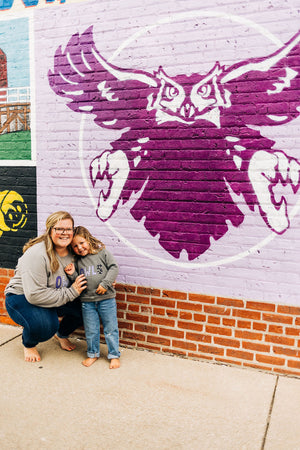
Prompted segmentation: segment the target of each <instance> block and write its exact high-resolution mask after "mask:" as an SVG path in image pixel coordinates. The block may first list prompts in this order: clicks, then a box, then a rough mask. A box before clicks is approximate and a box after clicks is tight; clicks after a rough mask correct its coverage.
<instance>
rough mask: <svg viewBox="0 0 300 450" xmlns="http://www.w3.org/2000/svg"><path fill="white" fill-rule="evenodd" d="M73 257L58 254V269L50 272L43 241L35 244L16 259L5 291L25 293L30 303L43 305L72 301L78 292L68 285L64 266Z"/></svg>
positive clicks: (55, 305)
mask: <svg viewBox="0 0 300 450" xmlns="http://www.w3.org/2000/svg"><path fill="white" fill-rule="evenodd" d="M73 260H74V256H72V255H71V254H69V255H67V256H64V257H58V262H59V268H58V270H57V271H56V272H55V273H52V272H51V269H50V261H49V258H48V255H47V253H46V247H45V243H44V242H39V243H38V244H34V245H33V246H32V247H30V248H29V249H28V250H26V252H25V253H24V254H23V255H22V256H21V257H20V258H19V260H18V264H17V267H16V270H15V275H14V277H13V278H11V280H10V282H9V283H8V285H7V286H6V288H5V291H4V293H5V295H6V294H9V293H11V294H16V295H21V294H24V295H25V297H26V299H27V300H28V302H29V303H31V304H33V305H36V306H43V307H44V308H53V307H58V306H61V305H64V304H66V303H68V302H71V301H73V300H74V299H75V298H76V297H78V292H77V291H76V290H75V289H74V287H72V286H70V281H69V279H68V277H67V275H66V274H65V271H64V267H65V266H67V265H68V264H69V263H71V262H72V261H73Z"/></svg>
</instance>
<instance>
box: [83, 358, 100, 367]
mask: <svg viewBox="0 0 300 450" xmlns="http://www.w3.org/2000/svg"><path fill="white" fill-rule="evenodd" d="M97 359H98V358H86V359H85V360H84V361H82V363H81V364H83V365H84V366H85V367H90V366H91V365H92V364H94V362H95V361H97Z"/></svg>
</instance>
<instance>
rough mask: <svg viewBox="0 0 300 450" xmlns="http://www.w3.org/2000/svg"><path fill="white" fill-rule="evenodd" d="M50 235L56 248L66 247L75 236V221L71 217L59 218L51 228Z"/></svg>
mask: <svg viewBox="0 0 300 450" xmlns="http://www.w3.org/2000/svg"><path fill="white" fill-rule="evenodd" d="M50 237H51V239H52V242H53V245H54V247H55V248H66V247H68V245H69V244H71V241H72V237H73V223H72V220H71V219H65V220H59V221H58V222H57V223H56V224H55V225H54V227H53V228H52V229H51V233H50Z"/></svg>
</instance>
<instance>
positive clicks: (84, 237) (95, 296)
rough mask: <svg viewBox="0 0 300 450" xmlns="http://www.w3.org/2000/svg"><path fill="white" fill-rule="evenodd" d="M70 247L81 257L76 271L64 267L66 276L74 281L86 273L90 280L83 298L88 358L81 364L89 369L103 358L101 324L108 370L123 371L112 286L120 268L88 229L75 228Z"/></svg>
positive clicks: (72, 268)
mask: <svg viewBox="0 0 300 450" xmlns="http://www.w3.org/2000/svg"><path fill="white" fill-rule="evenodd" d="M71 246H72V249H73V251H74V253H75V254H76V255H78V258H77V261H76V266H77V267H76V268H77V270H75V265H74V264H73V263H71V264H68V265H67V266H66V267H65V272H66V273H67V275H68V276H69V277H70V278H71V279H73V278H74V277H76V275H77V273H79V274H82V273H83V274H84V275H85V276H86V279H87V288H86V289H85V290H84V291H83V292H82V294H81V296H80V299H81V304H82V315H83V323H84V329H85V335H86V340H87V356H88V357H87V358H86V359H85V360H84V361H82V364H83V365H84V366H86V367H89V366H91V365H92V364H93V363H94V362H95V361H96V360H97V359H98V358H99V356H100V320H101V323H102V324H103V330H104V336H105V341H106V344H107V347H108V359H109V360H110V365H109V368H110V369H117V368H119V367H120V361H119V358H120V352H119V329H118V320H117V307H116V299H115V295H116V291H115V289H114V288H113V286H112V284H113V282H114V281H115V279H116V277H117V275H118V265H117V264H116V262H115V260H114V258H113V256H112V254H111V253H110V252H108V251H107V250H106V249H105V246H104V244H103V243H102V242H100V241H99V240H98V239H96V238H95V237H94V236H92V235H91V233H90V232H89V231H88V230H87V229H86V228H85V227H81V226H79V227H76V228H75V230H74V235H73V239H72V242H71ZM99 319H100V320H99Z"/></svg>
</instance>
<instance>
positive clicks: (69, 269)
mask: <svg viewBox="0 0 300 450" xmlns="http://www.w3.org/2000/svg"><path fill="white" fill-rule="evenodd" d="M65 272H66V274H67V275H73V273H74V272H75V266H74V264H73V263H70V264H68V265H67V266H66V267H65Z"/></svg>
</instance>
